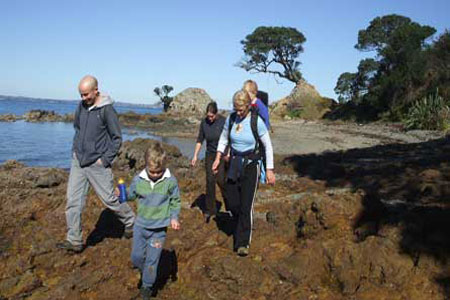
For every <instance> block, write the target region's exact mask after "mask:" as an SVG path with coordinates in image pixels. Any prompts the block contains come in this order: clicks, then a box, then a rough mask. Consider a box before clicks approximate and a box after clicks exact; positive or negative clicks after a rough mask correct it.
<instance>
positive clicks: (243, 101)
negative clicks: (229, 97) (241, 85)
mask: <svg viewBox="0 0 450 300" xmlns="http://www.w3.org/2000/svg"><path fill="white" fill-rule="evenodd" d="M251 102H252V99H251V98H250V95H249V94H248V93H247V92H246V91H244V90H239V91H237V92H236V93H234V96H233V106H236V107H242V106H249V105H250V103H251Z"/></svg>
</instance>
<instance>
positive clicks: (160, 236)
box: [131, 224, 167, 288]
mask: <svg viewBox="0 0 450 300" xmlns="http://www.w3.org/2000/svg"><path fill="white" fill-rule="evenodd" d="M166 232H167V228H166V227H163V228H155V229H147V228H143V227H141V226H139V225H136V224H134V229H133V248H132V250H131V261H132V263H133V265H134V266H135V267H137V268H138V269H139V270H141V273H142V286H143V287H146V288H147V287H152V286H153V284H154V283H155V281H156V274H157V271H158V263H159V259H160V257H161V252H162V249H163V246H164V241H165V240H166Z"/></svg>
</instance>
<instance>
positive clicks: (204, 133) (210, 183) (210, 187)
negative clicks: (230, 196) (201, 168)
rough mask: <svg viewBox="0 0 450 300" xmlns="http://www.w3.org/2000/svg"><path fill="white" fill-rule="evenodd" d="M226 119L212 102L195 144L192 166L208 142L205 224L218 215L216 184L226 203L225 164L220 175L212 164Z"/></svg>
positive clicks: (207, 109)
mask: <svg viewBox="0 0 450 300" xmlns="http://www.w3.org/2000/svg"><path fill="white" fill-rule="evenodd" d="M224 124H225V118H224V117H223V116H221V115H220V114H218V113H217V104H216V102H210V103H209V104H208V106H207V107H206V117H205V118H204V119H203V120H202V122H201V123H200V128H199V132H198V137H197V143H196V144H195V150H194V157H193V158H192V161H191V165H192V166H195V165H196V163H197V159H198V154H199V152H200V149H201V147H202V143H203V141H204V140H206V153H205V171H206V203H205V204H206V210H205V212H204V218H205V222H206V223H208V222H209V220H210V218H211V217H214V216H215V215H216V213H217V212H216V210H217V208H216V183H217V184H218V185H219V188H220V191H221V193H222V198H223V199H224V201H225V203H226V200H225V162H224V161H222V162H221V164H220V166H219V168H218V173H217V174H213V172H212V163H213V162H214V159H215V157H216V151H217V143H218V142H219V138H220V134H221V133H222V129H223V125H224Z"/></svg>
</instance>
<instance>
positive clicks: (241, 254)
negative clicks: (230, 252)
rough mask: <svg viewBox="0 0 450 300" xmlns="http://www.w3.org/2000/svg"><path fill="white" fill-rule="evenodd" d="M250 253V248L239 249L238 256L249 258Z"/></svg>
mask: <svg viewBox="0 0 450 300" xmlns="http://www.w3.org/2000/svg"><path fill="white" fill-rule="evenodd" d="M248 252H249V250H248V247H239V248H238V250H237V254H238V255H239V256H247V255H248Z"/></svg>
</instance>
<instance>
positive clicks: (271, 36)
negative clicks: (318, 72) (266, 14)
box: [237, 26, 306, 83]
mask: <svg viewBox="0 0 450 300" xmlns="http://www.w3.org/2000/svg"><path fill="white" fill-rule="evenodd" d="M305 41H306V38H305V36H304V35H303V34H302V33H301V32H299V31H298V30H297V29H295V28H291V27H266V26H260V27H258V28H256V29H255V30H254V31H253V33H251V34H249V35H247V36H246V37H245V39H244V40H242V41H241V44H242V45H243V50H244V54H245V57H244V58H243V59H242V61H241V62H239V63H238V64H237V66H238V67H241V68H243V69H245V70H246V71H255V72H256V73H270V74H274V75H276V76H278V77H280V78H285V79H287V80H289V81H291V82H293V83H297V82H298V81H299V80H300V79H302V74H301V73H300V70H299V66H300V61H299V60H297V58H298V56H299V55H300V53H301V52H303V43H304V42H305Z"/></svg>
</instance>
